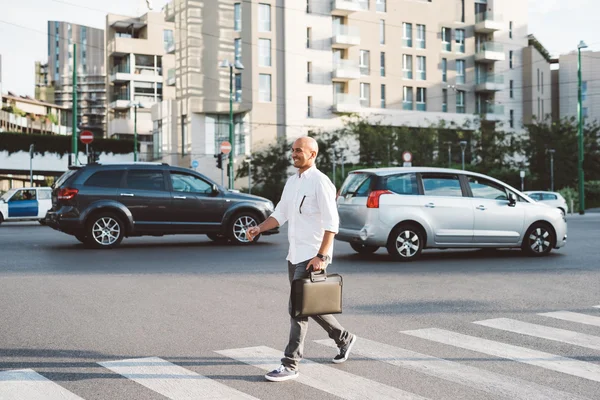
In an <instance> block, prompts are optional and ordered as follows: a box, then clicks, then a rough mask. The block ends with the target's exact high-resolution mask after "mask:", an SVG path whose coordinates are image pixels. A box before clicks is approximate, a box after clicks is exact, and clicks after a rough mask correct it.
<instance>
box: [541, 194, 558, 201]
mask: <svg viewBox="0 0 600 400" xmlns="http://www.w3.org/2000/svg"><path fill="white" fill-rule="evenodd" d="M542 199H544V200H558V197H557V196H556V195H555V194H552V193H542Z"/></svg>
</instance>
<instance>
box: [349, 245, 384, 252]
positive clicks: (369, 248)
mask: <svg viewBox="0 0 600 400" xmlns="http://www.w3.org/2000/svg"><path fill="white" fill-rule="evenodd" d="M350 247H352V250H354V251H355V252H357V253H358V254H373V253H375V252H376V251H377V250H379V246H367V245H366V244H362V243H350Z"/></svg>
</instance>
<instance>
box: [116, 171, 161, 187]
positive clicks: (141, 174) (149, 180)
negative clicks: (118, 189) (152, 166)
mask: <svg viewBox="0 0 600 400" xmlns="http://www.w3.org/2000/svg"><path fill="white" fill-rule="evenodd" d="M125 186H126V187H127V188H129V189H136V190H165V179H164V176H163V172H162V171H159V170H146V169H138V170H136V169H133V170H129V171H128V172H127V182H126V184H125Z"/></svg>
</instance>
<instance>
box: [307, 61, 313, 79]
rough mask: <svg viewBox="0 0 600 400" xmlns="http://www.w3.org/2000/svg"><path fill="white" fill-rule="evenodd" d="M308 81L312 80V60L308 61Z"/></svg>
mask: <svg viewBox="0 0 600 400" xmlns="http://www.w3.org/2000/svg"><path fill="white" fill-rule="evenodd" d="M306 82H308V83H310V82H312V62H310V61H309V62H307V63H306Z"/></svg>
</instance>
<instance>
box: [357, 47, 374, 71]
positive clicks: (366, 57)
mask: <svg viewBox="0 0 600 400" xmlns="http://www.w3.org/2000/svg"><path fill="white" fill-rule="evenodd" d="M370 59H371V53H370V51H369V50H361V51H360V59H359V67H360V74H361V75H369V73H370V69H371V60H370Z"/></svg>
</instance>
